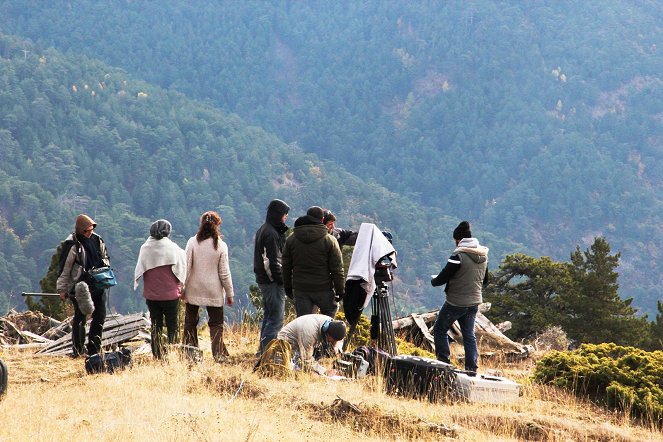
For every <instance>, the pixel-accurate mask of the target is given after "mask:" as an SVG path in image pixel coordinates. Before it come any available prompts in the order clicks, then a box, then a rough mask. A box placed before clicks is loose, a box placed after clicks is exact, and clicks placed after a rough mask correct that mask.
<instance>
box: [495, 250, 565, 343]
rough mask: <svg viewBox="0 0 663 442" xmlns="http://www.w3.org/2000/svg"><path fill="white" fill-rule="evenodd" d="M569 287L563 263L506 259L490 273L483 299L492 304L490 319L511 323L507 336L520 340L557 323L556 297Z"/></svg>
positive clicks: (546, 259) (559, 317)
mask: <svg viewBox="0 0 663 442" xmlns="http://www.w3.org/2000/svg"><path fill="white" fill-rule="evenodd" d="M570 283H571V280H570V275H569V266H568V264H566V263H559V262H555V261H553V260H552V259H550V258H549V257H541V258H533V257H530V256H526V255H523V254H516V255H509V256H507V257H506V258H505V259H504V261H502V263H501V264H500V268H499V270H498V271H496V272H494V273H493V275H492V278H491V282H490V284H489V286H488V287H487V288H486V290H485V292H484V299H485V300H486V301H487V302H490V303H491V304H492V307H491V315H490V316H491V318H492V319H493V320H495V321H498V322H502V321H511V323H512V329H511V330H509V332H508V333H509V335H510V336H512V337H513V338H514V339H523V338H526V337H528V336H530V335H532V334H534V333H537V332H541V331H542V330H544V329H546V328H548V327H551V326H554V325H559V324H560V323H561V321H562V314H563V313H562V311H561V310H560V305H561V304H560V297H561V296H563V294H564V292H565V289H566V288H567V287H568V286H569V285H570Z"/></svg>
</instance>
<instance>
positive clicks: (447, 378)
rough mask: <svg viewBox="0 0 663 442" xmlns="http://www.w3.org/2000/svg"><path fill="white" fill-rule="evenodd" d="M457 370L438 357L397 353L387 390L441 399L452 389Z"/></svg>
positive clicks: (388, 391) (388, 375) (421, 397)
mask: <svg viewBox="0 0 663 442" xmlns="http://www.w3.org/2000/svg"><path fill="white" fill-rule="evenodd" d="M454 370H455V368H454V366H453V365H451V364H445V363H444V362H441V361H438V360H435V359H430V358H423V357H419V356H410V355H399V356H394V357H393V358H391V360H390V362H389V368H388V370H387V372H386V378H387V379H386V386H387V393H389V394H396V395H400V396H405V397H412V398H415V399H424V398H425V399H428V400H429V401H431V402H437V401H438V400H440V399H442V398H444V397H446V396H449V395H450V393H451V392H452V388H453V384H454V381H455V378H456V373H455V371H454Z"/></svg>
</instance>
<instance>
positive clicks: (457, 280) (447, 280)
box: [431, 221, 488, 374]
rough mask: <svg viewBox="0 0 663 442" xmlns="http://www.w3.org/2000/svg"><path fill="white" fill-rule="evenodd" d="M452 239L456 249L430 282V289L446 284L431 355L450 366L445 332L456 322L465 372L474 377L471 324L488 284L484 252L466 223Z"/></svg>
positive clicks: (474, 344)
mask: <svg viewBox="0 0 663 442" xmlns="http://www.w3.org/2000/svg"><path fill="white" fill-rule="evenodd" d="M453 238H454V240H455V242H456V249H455V250H454V251H453V253H452V254H451V256H450V257H449V259H448V260H447V264H446V266H445V267H444V269H442V271H441V272H440V274H439V275H437V276H436V277H435V278H433V279H431V284H432V285H433V286H434V287H437V286H441V285H444V284H446V287H445V288H444V292H445V293H446V295H447V300H446V302H445V303H444V305H443V306H442V308H441V309H440V313H439V314H438V316H437V320H436V321H435V326H434V327H433V337H434V339H435V355H436V356H437V359H438V360H440V361H442V362H446V363H447V364H448V363H450V360H449V357H450V355H451V352H450V350H449V337H448V336H447V332H448V331H449V329H450V328H451V326H452V324H453V323H454V321H458V325H460V331H461V333H462V334H463V347H464V348H465V370H467V371H468V372H470V373H472V374H474V373H476V371H477V367H478V359H479V351H478V348H477V339H476V336H475V335H474V322H475V320H476V316H477V312H478V311H479V304H481V303H482V302H483V298H482V289H483V287H484V286H485V285H486V282H487V280H488V279H487V276H488V272H487V266H488V248H487V247H484V246H482V245H480V244H479V240H477V239H476V238H472V232H471V231H470V223H469V222H467V221H462V222H461V223H460V224H458V227H456V229H454V232H453Z"/></svg>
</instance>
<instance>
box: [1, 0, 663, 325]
mask: <svg viewBox="0 0 663 442" xmlns="http://www.w3.org/2000/svg"><path fill="white" fill-rule="evenodd" d="M661 23H663V5H661V3H660V2H656V1H635V0H606V1H598V0H596V1H592V0H590V1H582V2H580V1H568V2H554V1H545V0H537V1H524V0H523V1H517V0H512V1H505V2H496V1H489V0H470V1H449V2H438V1H432V0H430V1H417V2H400V1H362V2H356V1H338V2H325V1H307V2H291V1H279V0H270V1H258V0H248V1H219V2H183V1H175V0H164V1H160V2H150V1H141V0H138V1H128V0H114V1H109V2H104V3H103V7H100V2H97V1H92V0H77V1H60V0H54V1H51V2H35V1H27V0H17V1H0V176H1V179H0V311H2V310H4V309H6V308H9V307H13V306H19V307H20V302H21V301H20V299H17V294H18V293H20V292H21V291H24V290H35V289H37V286H38V281H39V280H40V278H42V277H43V276H44V275H45V274H46V270H47V269H48V266H49V263H50V260H51V257H52V255H53V253H54V251H55V248H56V247H57V246H58V243H59V241H60V240H62V239H63V238H64V236H66V234H67V233H68V232H69V231H70V230H71V228H72V224H73V219H74V217H75V216H76V214H78V213H81V212H85V213H89V214H90V215H91V216H92V217H93V218H94V219H95V220H96V221H97V222H98V224H99V228H98V232H99V233H100V234H101V235H102V236H103V237H104V239H105V240H106V241H107V242H108V244H109V250H110V252H111V258H112V260H113V265H114V267H116V268H117V269H118V272H117V273H118V276H119V277H120V280H121V284H120V286H118V287H117V288H115V289H113V300H112V302H113V304H114V306H115V308H117V309H118V310H120V311H123V312H124V311H136V310H142V309H144V303H143V300H142V298H141V296H140V293H138V292H133V290H132V285H131V279H132V277H133V266H134V264H135V259H136V257H137V254H138V249H139V247H140V245H141V244H142V242H143V241H144V239H145V238H146V237H147V233H148V229H149V224H150V222H151V221H153V220H154V219H157V218H168V219H169V220H171V222H172V223H173V226H174V239H175V240H176V242H178V243H179V244H180V245H182V246H183V245H184V243H185V242H186V239H187V238H188V237H189V236H191V235H193V234H194V233H195V229H196V226H197V221H198V219H197V218H198V216H199V215H200V214H201V213H202V212H203V211H205V210H209V209H213V210H217V211H219V213H220V214H221V217H222V218H223V226H222V231H223V234H224V236H225V239H226V241H227V242H228V244H229V246H230V254H231V270H232V272H233V279H234V282H235V287H236V289H237V292H238V294H240V295H243V296H244V298H245V299H247V297H246V294H248V292H249V285H250V284H251V283H252V282H253V273H252V236H253V233H254V232H255V230H256V229H257V228H258V227H259V225H260V224H261V222H262V220H263V218H264V210H265V207H266V205H267V203H268V202H269V201H270V200H271V199H272V198H281V199H283V200H285V201H287V202H288V203H289V204H290V205H291V207H292V208H293V209H292V212H291V221H294V218H295V217H296V216H299V215H301V214H303V212H304V211H305V210H306V208H307V207H308V206H310V205H312V204H317V205H321V206H324V207H327V208H329V209H331V210H333V211H334V212H335V213H336V214H337V216H338V218H339V222H338V224H339V225H340V226H341V227H344V228H351V229H357V228H358V227H359V225H360V223H361V222H373V223H375V224H377V225H378V226H379V227H380V228H381V229H384V230H389V231H391V232H392V233H393V235H394V246H395V247H396V249H397V251H398V263H399V268H398V270H397V272H396V276H397V279H396V281H395V282H394V290H395V292H396V294H395V296H394V297H395V298H396V299H395V300H396V303H397V310H400V312H401V313H409V312H411V311H415V310H418V309H423V308H427V309H430V308H435V307H437V306H439V305H440V304H441V302H442V296H443V295H442V294H441V293H440V291H439V290H436V289H433V288H432V287H430V284H429V282H428V279H429V275H430V274H432V273H437V272H438V271H439V270H440V268H441V267H442V266H443V265H444V263H445V261H446V258H447V257H448V255H449V252H450V251H451V250H452V248H453V242H452V240H451V231H452V230H453V227H454V226H455V225H456V224H457V223H458V221H460V220H461V219H468V220H470V221H471V222H472V225H473V229H472V230H473V233H474V234H475V236H477V237H478V238H479V239H480V241H481V242H482V243H483V244H485V245H487V246H488V247H490V249H491V254H490V260H491V261H490V267H491V269H492V270H497V268H498V266H499V265H500V263H501V262H502V260H503V259H504V258H505V257H507V256H508V255H513V254H518V253H522V254H526V255H529V256H535V257H550V258H551V259H552V260H555V261H565V260H567V259H568V257H569V255H570V253H571V252H572V251H573V250H576V247H578V246H579V247H580V248H581V249H583V250H584V249H586V248H587V247H589V246H590V245H592V244H593V243H594V241H595V238H597V237H601V238H605V240H606V241H607V242H608V243H609V244H610V246H611V247H612V249H613V250H615V251H618V252H619V262H618V267H617V268H616V271H617V272H618V273H619V282H618V283H617V282H614V284H613V286H614V288H615V289H616V290H618V293H619V296H621V297H622V298H624V299H632V300H633V301H632V302H633V306H634V307H635V308H637V310H638V311H639V312H640V313H641V314H643V313H646V314H649V315H650V316H653V314H655V312H656V309H657V301H660V300H662V299H663V289H661V286H662V284H663V277H662V276H661V275H663V272H662V271H661V270H662V269H661V267H662V265H661V264H659V263H658V262H659V261H658V260H657V257H658V255H659V254H660V253H663V220H662V219H661V218H662V217H663V78H662V77H661V75H662V74H661V73H662V72H663V55H662V54H661V51H662V50H663V28H662V25H661ZM658 48H661V49H658ZM535 259H538V258H535ZM542 259H543V258H542ZM507 264H508V262H507ZM240 302H244V303H245V304H246V305H248V301H241V298H240Z"/></svg>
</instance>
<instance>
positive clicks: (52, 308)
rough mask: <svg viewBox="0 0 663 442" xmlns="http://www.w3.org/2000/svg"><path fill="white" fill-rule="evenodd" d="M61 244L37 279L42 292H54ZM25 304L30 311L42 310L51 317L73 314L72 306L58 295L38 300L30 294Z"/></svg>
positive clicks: (63, 317)
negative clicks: (42, 274) (40, 276)
mask: <svg viewBox="0 0 663 442" xmlns="http://www.w3.org/2000/svg"><path fill="white" fill-rule="evenodd" d="M61 250H62V244H60V245H59V246H58V248H57V250H56V251H55V253H54V254H53V256H52V257H51V263H50V265H49V266H48V270H47V271H46V275H45V276H44V277H43V278H42V279H41V280H40V281H39V285H40V287H41V290H42V292H44V293H55V292H56V288H55V284H56V281H57V279H58V276H59V270H60V264H59V261H60V251H61ZM25 304H26V305H27V307H28V309H30V310H32V311H37V312H42V313H43V314H45V315H46V316H50V317H51V318H54V319H58V320H63V319H65V318H66V317H67V316H69V315H71V314H73V308H72V306H71V305H70V304H69V303H65V302H63V301H62V300H61V299H60V298H59V297H42V298H41V299H39V300H36V301H35V300H33V299H32V297H31V296H28V297H27V298H25Z"/></svg>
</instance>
